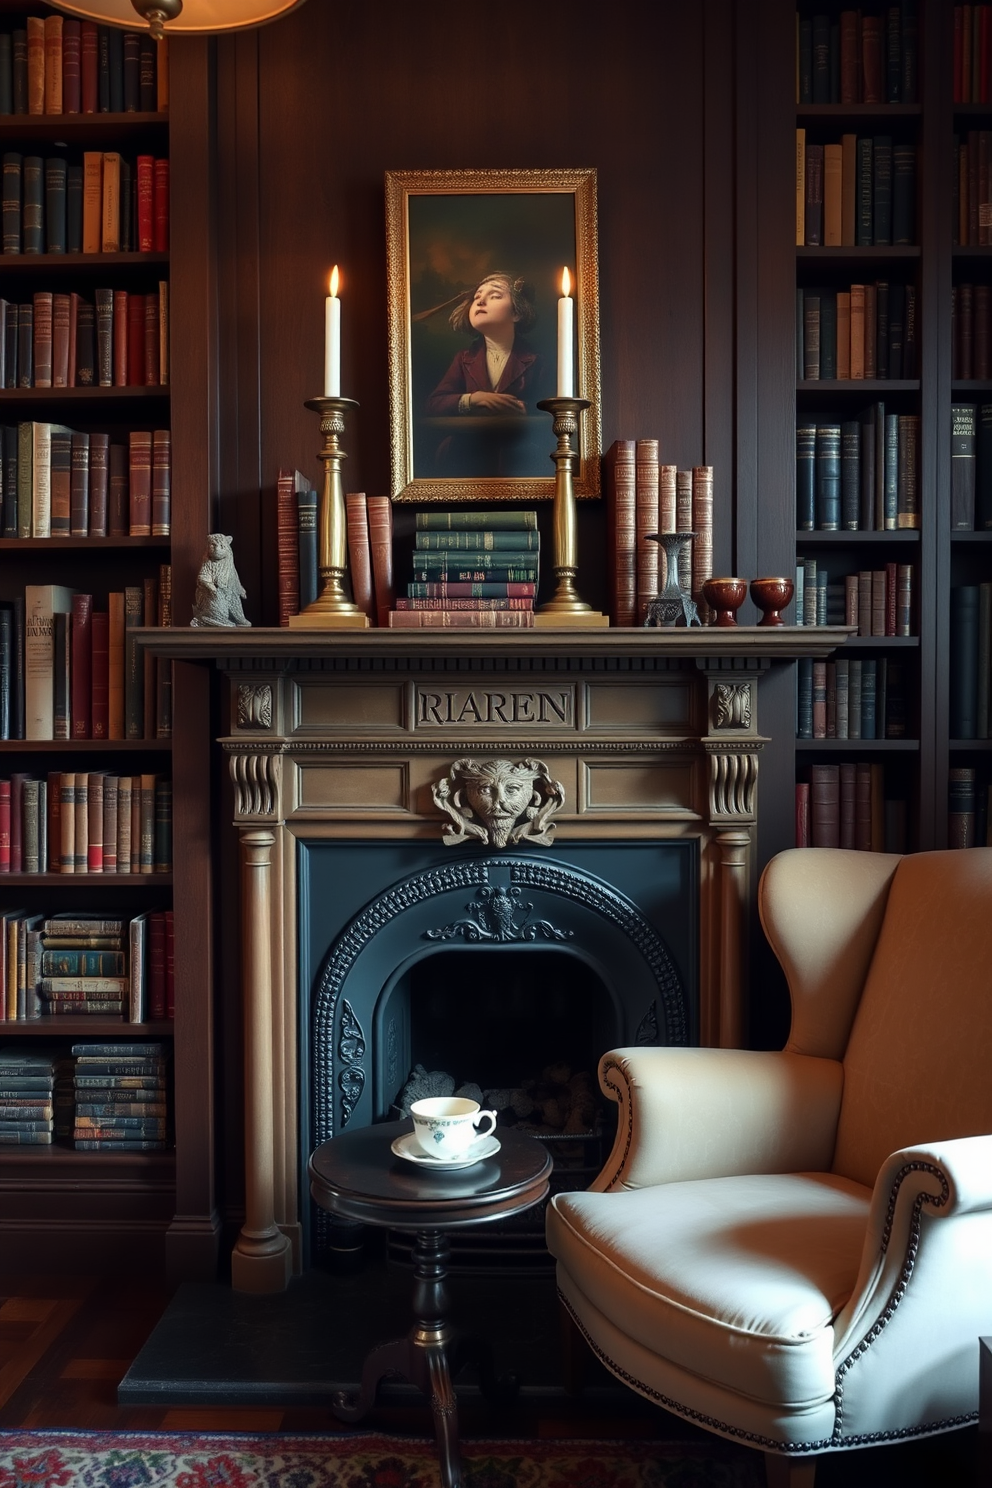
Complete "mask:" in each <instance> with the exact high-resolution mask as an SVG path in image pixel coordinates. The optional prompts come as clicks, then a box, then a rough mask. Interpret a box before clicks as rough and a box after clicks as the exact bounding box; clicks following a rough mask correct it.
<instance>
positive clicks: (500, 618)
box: [386, 610, 534, 630]
mask: <svg viewBox="0 0 992 1488" xmlns="http://www.w3.org/2000/svg"><path fill="white" fill-rule="evenodd" d="M386 624H387V625H389V626H391V627H392V628H393V629H394V630H530V629H532V628H533V625H534V611H533V610H389V611H387V614H386Z"/></svg>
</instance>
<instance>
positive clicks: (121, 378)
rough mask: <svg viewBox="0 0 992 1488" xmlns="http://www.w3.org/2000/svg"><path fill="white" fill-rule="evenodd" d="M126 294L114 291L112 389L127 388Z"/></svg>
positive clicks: (123, 290)
mask: <svg viewBox="0 0 992 1488" xmlns="http://www.w3.org/2000/svg"><path fill="white" fill-rule="evenodd" d="M128 313H129V312H128V292H127V290H126V289H115V290H114V387H127V382H128V377H127V350H128V348H127V331H128Z"/></svg>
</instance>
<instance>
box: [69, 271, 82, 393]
mask: <svg viewBox="0 0 992 1488" xmlns="http://www.w3.org/2000/svg"><path fill="white" fill-rule="evenodd" d="M78 326H79V295H78V294H76V292H75V290H73V291H72V293H71V294H70V295H69V352H68V359H69V365H68V381H67V383H66V387H75V386H76V337H77V330H78Z"/></svg>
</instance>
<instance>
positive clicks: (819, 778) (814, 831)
mask: <svg viewBox="0 0 992 1488" xmlns="http://www.w3.org/2000/svg"><path fill="white" fill-rule="evenodd" d="M809 798H810V799H809V808H810V846H811V847H838V846H839V845H840V770H839V768H838V766H837V765H812V766H811V768H810V792H809Z"/></svg>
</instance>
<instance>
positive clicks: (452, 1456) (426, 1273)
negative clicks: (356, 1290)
mask: <svg viewBox="0 0 992 1488" xmlns="http://www.w3.org/2000/svg"><path fill="white" fill-rule="evenodd" d="M447 1269H448V1242H447V1240H446V1238H445V1236H444V1235H443V1234H442V1233H440V1232H439V1231H437V1230H421V1231H418V1234H417V1241H416V1245H415V1246H414V1251H413V1276H414V1283H413V1312H414V1319H415V1321H414V1324H413V1327H412V1328H411V1329H410V1332H409V1333H408V1334H407V1336H406V1338H402V1339H398V1340H397V1341H396V1342H395V1343H384V1344H381V1345H380V1346H379V1347H378V1348H375V1349H373V1350H372V1352H371V1353H370V1354H369V1356H368V1358H367V1359H366V1360H365V1364H364V1366H363V1368H362V1383H361V1386H360V1388H359V1391H358V1394H357V1395H351V1396H349V1395H346V1394H345V1393H344V1392H343V1391H341V1392H339V1393H338V1394H337V1395H336V1396H335V1398H334V1401H333V1403H332V1407H331V1408H332V1410H333V1411H334V1414H335V1415H336V1416H337V1417H338V1419H339V1420H342V1421H357V1420H359V1419H360V1418H361V1417H362V1416H363V1415H365V1413H366V1411H368V1410H369V1409H370V1408H371V1407H372V1405H373V1404H374V1403H375V1396H376V1389H377V1388H378V1385H379V1381H380V1380H381V1379H384V1378H385V1376H386V1375H388V1374H399V1375H402V1376H403V1378H404V1379H407V1380H409V1381H410V1383H411V1384H412V1385H416V1387H417V1388H418V1390H422V1391H423V1393H424V1394H425V1395H426V1396H427V1397H428V1398H429V1400H430V1402H431V1410H432V1411H433V1413H434V1433H435V1436H436V1438H437V1450H438V1457H439V1458H440V1462H441V1483H442V1488H461V1482H462V1470H461V1460H460V1457H459V1453H458V1403H457V1401H456V1399H455V1392H454V1389H453V1387H452V1384H451V1371H450V1367H449V1362H448V1350H449V1348H450V1345H451V1341H452V1337H453V1334H452V1330H451V1328H450V1326H449V1324H448V1289H447V1287H446V1286H445V1280H446V1278H447Z"/></svg>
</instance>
